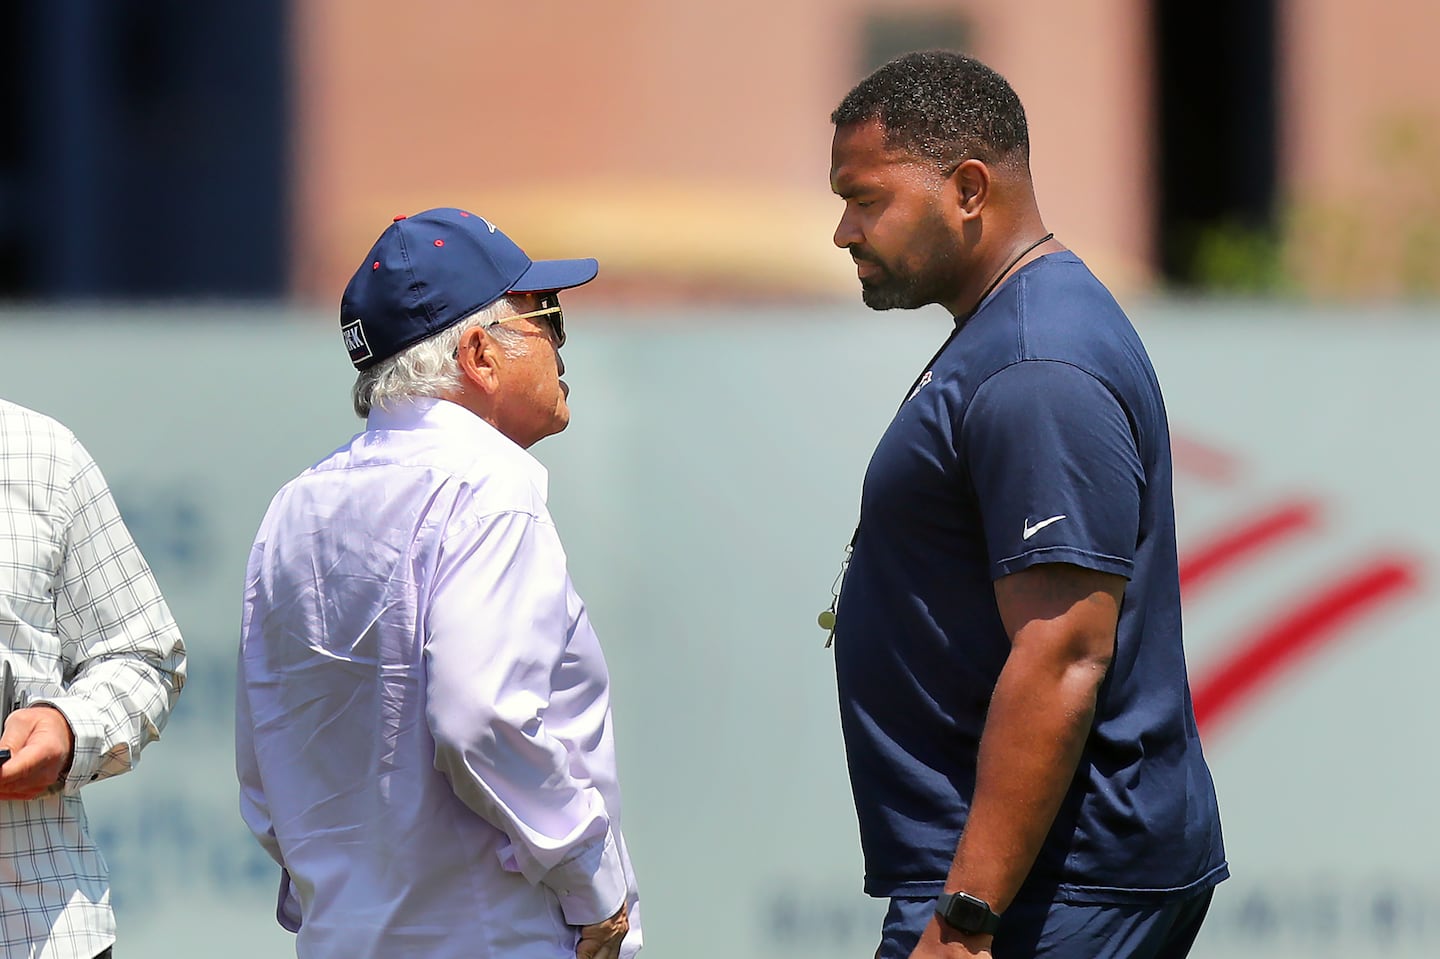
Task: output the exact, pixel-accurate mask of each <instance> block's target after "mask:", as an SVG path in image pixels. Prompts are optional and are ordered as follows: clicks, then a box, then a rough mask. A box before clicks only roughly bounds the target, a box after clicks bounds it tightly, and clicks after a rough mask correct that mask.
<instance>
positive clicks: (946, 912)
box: [935, 892, 1000, 936]
mask: <svg viewBox="0 0 1440 959" xmlns="http://www.w3.org/2000/svg"><path fill="white" fill-rule="evenodd" d="M935 913H936V915H938V916H939V917H940V918H941V919H943V920H944V921H945V922H946V923H948V924H949V925H950V926H952V927H954V928H955V929H956V930H958V931H960V932H963V933H965V934H966V935H971V936H973V935H993V934H994V933H995V930H996V929H997V928H999V926H1000V917H999V916H997V915H996V914H995V913H994V912H992V911H991V910H990V904H989V903H987V902H986V901H985V900H983V899H977V898H976V897H974V896H972V895H970V894H968V893H963V892H954V893H950V894H948V895H944V896H941V897H940V899H939V901H938V902H937V903H936V906H935Z"/></svg>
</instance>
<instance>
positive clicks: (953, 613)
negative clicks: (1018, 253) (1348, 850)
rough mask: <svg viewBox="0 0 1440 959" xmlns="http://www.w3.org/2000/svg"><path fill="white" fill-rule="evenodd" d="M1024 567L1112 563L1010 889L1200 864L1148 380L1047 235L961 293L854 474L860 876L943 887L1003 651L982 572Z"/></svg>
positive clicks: (1162, 442) (1162, 885) (1204, 843)
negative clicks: (1086, 708)
mask: <svg viewBox="0 0 1440 959" xmlns="http://www.w3.org/2000/svg"><path fill="white" fill-rule="evenodd" d="M1037 563H1071V564H1074V565H1076V566H1083V567H1085V568H1087V569H1094V570H1100V571H1102V572H1106V573H1114V574H1117V575H1119V576H1123V577H1125V578H1126V579H1127V580H1128V583H1127V585H1126V590H1125V598H1124V603H1123V604H1122V607H1121V611H1120V622H1119V628H1118V634H1117V636H1116V642H1115V654H1114V661H1113V663H1112V665H1111V667H1110V671H1109V673H1108V675H1107V676H1106V678H1105V681H1104V683H1103V684H1102V685H1101V687H1100V691H1099V701H1098V703H1097V708H1096V714H1095V722H1094V727H1093V730H1092V732H1091V734H1090V737H1089V739H1088V741H1087V744H1086V747H1085V751H1084V755H1083V757H1082V759H1081V762H1080V767H1079V770H1078V772H1077V774H1076V778H1075V781H1074V783H1073V784H1072V787H1071V789H1070V791H1069V794H1068V795H1067V797H1066V799H1065V801H1064V803H1063V805H1062V808H1061V810H1060V813H1059V815H1058V817H1057V819H1056V821H1055V824H1054V827H1053V828H1052V829H1051V831H1050V834H1049V836H1048V838H1047V839H1046V841H1045V844H1044V847H1043V848H1042V850H1041V852H1040V855H1039V858H1038V859H1037V861H1036V863H1035V866H1034V868H1033V870H1032V871H1031V873H1030V877H1029V879H1028V880H1027V881H1026V884H1025V886H1024V888H1023V889H1022V890H1021V893H1020V897H1019V898H1020V900H1021V901H1036V900H1051V899H1059V900H1064V901H1071V902H1095V903H1131V902H1150V901H1161V900H1164V899H1166V898H1171V897H1178V896H1182V895H1186V894H1189V893H1190V892H1193V891H1198V890H1200V889H1203V888H1205V887H1207V886H1210V885H1213V884H1214V883H1216V882H1219V881H1220V880H1221V879H1223V878H1225V876H1226V875H1227V867H1226V865H1225V853H1224V849H1223V845H1222V842H1221V836H1220V819H1219V813H1218V811H1217V808H1216V801H1215V789H1214V785H1213V783H1212V781H1211V778H1210V772H1209V769H1208V768H1207V766H1206V764H1205V760H1204V757H1203V755H1202V753H1201V749H1200V740H1199V738H1198V737H1197V735H1196V729H1195V718H1194V713H1193V710H1192V708H1191V704H1190V690H1189V686H1188V683H1187V680H1186V673H1185V660H1184V654H1183V651H1182V648H1181V629H1180V585H1179V569H1178V561H1177V558H1176V548H1175V518H1174V503H1173V497H1172V492H1171V462H1170V436H1169V430H1168V426H1167V424H1166V419H1165V408H1164V404H1163V401H1162V399H1161V395H1160V386H1159V383H1158V382H1157V381H1156V378H1155V373H1154V371H1153V369H1152V368H1151V365H1150V360H1149V358H1148V356H1147V355H1146V353H1145V349H1144V347H1143V346H1142V344H1141V342H1140V338H1139V336H1138V335H1137V334H1136V332H1135V330H1134V328H1133V327H1132V326H1131V325H1130V322H1129V320H1128V319H1127V318H1126V317H1125V314H1124V312H1123V311H1122V310H1121V309H1120V306H1119V305H1118V304H1117V303H1116V302H1115V300H1114V299H1113V298H1112V297H1111V296H1110V294H1109V293H1108V292H1107V291H1106V290H1105V288H1104V287H1103V286H1102V285H1101V284H1100V282H1099V281H1098V280H1097V279H1096V278H1095V277H1094V276H1093V275H1092V274H1091V273H1090V271H1089V270H1088V269H1087V268H1086V267H1085V265H1084V264H1083V263H1082V262H1081V261H1080V260H1079V258H1078V257H1076V256H1075V255H1074V254H1072V253H1068V252H1062V253H1055V254H1051V255H1048V256H1045V257H1042V258H1040V259H1038V260H1035V261H1033V262H1032V263H1030V264H1028V265H1027V266H1025V267H1024V268H1023V269H1021V270H1020V271H1019V272H1017V273H1016V274H1015V275H1014V276H1013V277H1011V278H1010V279H1009V280H1008V281H1007V282H1006V283H1005V284H1003V285H1002V286H1001V287H1000V288H999V289H998V290H997V291H996V292H995V293H994V294H993V295H992V296H991V297H990V298H989V299H988V300H987V301H986V302H985V303H983V304H982V305H981V307H980V309H979V310H977V311H976V312H975V314H974V315H973V316H972V317H971V318H970V320H969V321H968V322H967V323H966V324H965V325H964V326H963V327H962V328H961V329H960V330H959V332H958V333H956V335H955V336H954V338H953V339H952V340H951V341H950V343H949V344H948V345H947V346H946V347H945V349H944V350H943V351H942V352H941V354H940V355H939V356H938V357H937V358H936V359H935V361H934V363H933V364H932V366H931V367H930V369H929V370H927V371H926V372H925V374H924V375H922V376H921V378H920V380H919V384H918V385H917V386H916V388H915V389H914V391H913V393H912V394H911V395H910V397H909V398H908V399H906V401H905V402H904V404H903V405H902V406H901V407H900V410H899V411H898V412H897V413H896V415H895V418H894V420H893V421H892V422H891V423H890V426H889V427H888V429H887V430H886V431H885V434H884V435H883V436H882V437H881V439H880V442H879V444H878V446H877V447H876V449H875V453H874V456H873V457H872V458H871V461H870V466H869V469H868V470H867V472H866V474H865V485H864V491H863V493H862V496H861V507H860V526H859V530H858V533H857V536H856V539H855V543H854V552H853V554H852V556H851V560H850V567H849V571H848V573H847V574H846V577H845V580H844V585H843V587H842V590H841V594H840V605H839V608H838V622H837V624H836V629H835V647H834V648H835V664H836V674H837V679H838V685H839V694H840V711H841V721H842V728H843V730H844V735H845V746H846V753H847V759H848V763H849V768H850V780H851V784H852V789H853V791H854V795H855V806H856V811H857V814H858V816H859V823H860V838H861V844H862V847H863V850H864V855H865V890H866V892H868V893H869V894H871V895H874V896H929V895H937V894H939V893H940V892H942V891H943V888H942V887H943V885H944V880H945V876H946V873H947V872H948V871H949V868H950V863H951V860H952V858H953V856H954V853H955V844H956V842H957V841H958V839H959V836H960V831H961V829H962V827H963V826H964V824H965V818H966V814H967V811H968V809H969V806H970V801H971V798H972V796H973V794H974V789H975V763H976V755H977V750H978V746H979V742H980V735H981V732H982V730H983V729H984V726H985V713H986V709H987V706H988V704H989V701H990V694H991V692H992V690H993V689H994V687H995V683H996V680H997V679H998V677H999V675H1000V670H1001V668H1002V667H1003V666H1004V665H1005V659H1006V656H1007V654H1008V652H1009V649H1010V642H1009V639H1008V637H1007V635H1006V633H1005V630H1004V627H1003V626H1002V625H1001V622H1000V615H999V612H998V610H997V608H996V605H995V593H994V585H993V584H994V581H995V580H997V579H999V578H1001V577H1003V576H1006V575H1009V574H1011V573H1015V572H1018V571H1020V570H1023V569H1026V568H1028V567H1030V566H1033V565H1035V564H1037Z"/></svg>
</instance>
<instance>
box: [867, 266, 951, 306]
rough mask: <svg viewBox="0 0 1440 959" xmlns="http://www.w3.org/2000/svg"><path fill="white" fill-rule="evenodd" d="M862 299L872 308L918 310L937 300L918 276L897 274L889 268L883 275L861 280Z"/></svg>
mask: <svg viewBox="0 0 1440 959" xmlns="http://www.w3.org/2000/svg"><path fill="white" fill-rule="evenodd" d="M872 262H873V261H872ZM860 299H861V300H862V301H864V303H865V305H866V306H868V307H870V309H872V310H918V309H919V308H920V307H922V306H928V305H929V304H931V303H933V302H935V301H934V300H933V299H931V298H929V297H928V296H927V295H926V293H925V290H924V288H923V286H922V284H921V283H920V281H919V279H918V278H917V277H913V276H895V275H894V274H893V273H890V272H889V271H888V270H887V271H886V274H885V276H883V277H879V278H877V279H872V280H870V281H868V282H866V281H864V280H862V281H860Z"/></svg>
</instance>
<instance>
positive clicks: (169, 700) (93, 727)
mask: <svg viewBox="0 0 1440 959" xmlns="http://www.w3.org/2000/svg"><path fill="white" fill-rule="evenodd" d="M184 662H185V654H184V646H183V644H181V643H180V641H179V639H178V636H177V637H176V644H175V647H174V648H172V649H171V650H170V652H169V655H168V656H166V657H164V658H161V657H159V656H158V655H157V656H151V655H142V654H133V655H124V656H115V657H111V658H102V659H96V660H92V661H90V662H88V663H86V664H84V665H83V666H82V667H81V670H80V673H79V675H78V676H77V677H76V679H75V680H74V681H73V682H71V683H70V684H69V685H68V686H67V687H66V689H65V691H64V692H63V693H61V694H59V695H55V696H45V697H40V698H38V699H37V700H36V702H43V703H47V704H49V705H52V706H54V707H55V708H56V709H59V710H60V711H61V712H62V713H64V715H65V718H66V720H67V721H68V722H69V724H70V728H71V731H72V733H73V736H74V753H73V757H74V758H73V761H72V763H71V766H70V771H69V774H68V775H67V777H66V789H67V790H75V789H79V788H80V787H81V786H83V785H84V784H85V783H88V782H93V781H95V780H97V779H104V778H107V777H110V776H116V775H119V774H120V773H124V772H127V771H129V770H130V769H132V768H133V767H134V765H135V763H136V762H137V761H138V759H139V755H140V752H141V750H142V749H144V748H145V746H146V745H148V744H149V743H151V742H153V741H154V740H156V739H158V738H159V737H160V731H161V730H162V729H163V728H164V727H165V724H166V722H167V720H168V719H169V716H170V711H171V709H173V708H174V705H175V701H176V698H177V697H178V696H179V692H180V688H181V686H182V685H183V683H184Z"/></svg>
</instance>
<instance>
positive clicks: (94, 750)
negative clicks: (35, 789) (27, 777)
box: [25, 696, 105, 795]
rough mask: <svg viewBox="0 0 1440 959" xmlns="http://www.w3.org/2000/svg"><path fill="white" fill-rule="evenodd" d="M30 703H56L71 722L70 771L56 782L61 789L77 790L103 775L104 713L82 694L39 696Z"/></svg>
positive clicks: (61, 712) (51, 704) (30, 704)
mask: <svg viewBox="0 0 1440 959" xmlns="http://www.w3.org/2000/svg"><path fill="white" fill-rule="evenodd" d="M25 705H26V706H53V707H54V708H55V709H57V710H59V711H60V715H62V716H64V717H65V721H66V722H67V723H69V725H70V740H71V746H70V755H71V760H70V771H69V772H68V773H66V774H65V779H64V780H63V781H61V782H60V783H57V784H56V785H57V786H59V787H61V790H60V791H63V792H65V793H67V794H71V795H73V794H75V793H77V792H79V791H80V787H81V786H83V785H85V784H86V783H88V782H92V781H94V780H96V779H99V778H100V766H101V759H102V756H103V755H104V750H105V717H104V714H103V713H102V712H101V711H100V710H99V709H97V708H95V707H94V706H92V705H91V704H90V703H87V702H86V701H85V700H84V699H82V698H81V697H79V696H55V697H50V698H45V699H36V700H34V701H32V702H28V703H26V704H25Z"/></svg>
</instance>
